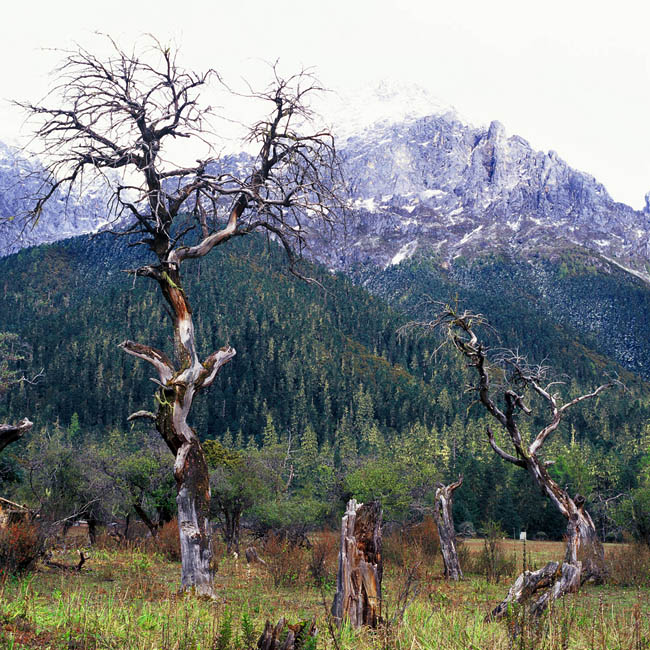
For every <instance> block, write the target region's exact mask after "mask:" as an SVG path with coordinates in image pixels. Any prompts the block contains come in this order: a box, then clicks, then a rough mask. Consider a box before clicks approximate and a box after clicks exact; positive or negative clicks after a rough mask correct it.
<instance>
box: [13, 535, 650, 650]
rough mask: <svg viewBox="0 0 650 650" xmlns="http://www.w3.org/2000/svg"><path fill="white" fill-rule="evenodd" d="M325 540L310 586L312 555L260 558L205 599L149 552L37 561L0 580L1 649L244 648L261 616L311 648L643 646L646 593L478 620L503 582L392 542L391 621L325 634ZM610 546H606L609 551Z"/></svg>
mask: <svg viewBox="0 0 650 650" xmlns="http://www.w3.org/2000/svg"><path fill="white" fill-rule="evenodd" d="M335 541H336V535H335V534H332V535H329V536H327V540H326V541H325V542H323V543H322V544H321V547H322V548H325V547H326V553H324V556H325V561H324V563H323V566H324V574H325V575H324V576H323V577H322V579H321V584H320V586H317V585H316V584H315V582H314V578H313V576H312V572H310V571H309V564H310V562H311V563H312V564H313V560H312V556H313V554H312V552H311V551H303V550H288V549H285V548H282V547H280V548H276V549H275V550H274V553H273V554H271V555H270V554H265V552H264V551H260V554H261V556H262V557H264V558H266V559H267V561H268V566H261V565H252V566H249V565H248V564H247V563H246V561H245V560H244V559H243V558H241V559H237V558H234V557H227V558H226V557H222V558H221V559H220V561H219V567H218V571H217V574H216V580H215V587H216V591H217V594H218V598H217V599H216V600H215V601H214V602H211V601H206V600H200V599H197V598H195V597H193V596H191V595H180V594H178V584H179V576H180V566H179V564H178V563H177V562H172V561H170V560H168V559H166V558H165V557H164V556H163V555H162V554H161V553H159V552H152V551H151V550H139V549H135V548H134V549H110V548H105V549H100V550H93V551H91V552H90V556H89V560H88V561H87V563H86V565H85V566H84V568H83V569H82V571H81V573H72V572H64V571H61V570H59V569H53V568H51V567H47V566H45V565H41V566H39V567H37V569H36V570H35V571H34V572H32V573H30V574H28V575H25V576H22V577H20V578H14V577H5V578H4V579H3V581H2V583H1V584H0V647H1V648H12V649H17V648H52V649H53V648H57V649H58V648H66V649H85V648H89V649H90V648H93V649H95V648H129V649H134V650H135V649H142V650H153V649H158V650H171V649H178V650H190V649H196V650H199V649H201V650H203V649H214V650H229V649H233V650H234V649H236V648H241V649H246V648H253V647H256V642H257V638H258V637H259V635H260V633H261V630H262V628H263V626H264V622H265V620H266V619H267V618H268V619H270V620H272V621H273V622H275V621H277V620H278V619H279V618H280V617H282V616H285V617H287V618H288V619H289V621H290V622H297V621H298V620H306V619H311V618H312V617H316V619H317V621H318V624H319V625H318V627H319V630H320V632H319V636H318V641H317V647H318V648H323V649H325V648H337V647H338V648H340V649H341V650H343V649H346V650H347V649H352V648H359V649H364V648H400V649H405V650H406V649H419V648H423V649H424V648H427V649H428V648H432V649H433V648H436V649H441V650H447V649H459V650H460V649H467V648H576V649H577V648H581V649H582V648H584V649H597V648H612V649H623V648H630V649H634V650H640V649H642V648H646V649H647V648H650V591H648V589H647V588H645V589H641V588H634V587H617V586H586V587H584V588H583V589H582V590H581V591H580V593H578V594H575V595H572V596H569V597H567V598H565V599H564V600H562V601H560V602H559V603H558V604H557V606H556V607H555V609H554V610H552V611H551V612H550V613H549V614H548V615H547V616H546V617H545V618H544V619H543V621H542V622H541V623H540V624H539V625H534V624H532V623H531V622H530V621H528V622H526V621H525V620H524V621H522V620H521V619H520V620H517V621H515V620H514V619H513V620H511V621H509V622H501V623H486V622H484V620H483V619H484V616H485V614H486V613H487V612H488V611H489V610H490V609H491V608H492V607H493V606H494V605H495V604H496V603H497V602H498V601H500V600H501V599H502V598H503V597H504V596H505V594H506V592H507V589H508V586H509V583H510V581H511V579H512V575H509V576H504V577H503V578H502V579H501V581H500V582H499V583H497V584H494V583H491V582H487V581H486V580H485V578H484V577H482V576H480V575H477V574H472V573H467V572H466V573H467V575H466V578H465V580H463V581H462V582H460V583H458V584H450V583H447V582H446V581H444V579H442V576H441V573H442V567H441V563H440V560H439V559H438V558H437V557H435V558H431V557H428V558H427V556H426V554H424V553H423V552H422V549H421V548H415V549H403V548H400V545H399V543H395V542H394V541H393V542H390V543H388V544H387V545H386V553H385V573H384V604H383V614H384V618H385V619H386V620H387V621H388V622H389V624H387V625H386V626H384V627H383V628H382V629H381V630H379V631H369V630H365V631H362V632H353V631H352V630H350V629H348V628H345V627H344V628H343V629H342V630H341V631H340V632H338V631H337V632H335V633H334V634H332V633H331V632H330V631H329V629H328V622H327V621H328V617H327V609H328V608H329V605H330V604H331V599H332V596H333V593H334V571H335V563H336V544H335ZM317 547H318V545H317ZM465 547H466V549H467V550H466V551H464V553H465V562H466V564H470V563H471V562H472V561H473V560H474V559H476V558H477V557H478V555H479V554H480V553H481V550H482V549H483V542H482V541H481V540H468V541H467V542H466V543H465ZM504 547H505V552H506V554H510V560H516V563H517V565H518V566H517V570H520V569H521V563H522V559H523V553H522V545H521V543H520V542H513V541H504ZM618 550H619V549H617V548H615V547H613V546H609V547H608V548H607V553H608V555H610V556H614V555H615V554H616V552H617V551H618ZM527 554H528V557H529V561H530V562H531V563H532V564H534V565H539V566H541V565H542V564H543V563H545V562H546V561H547V560H548V559H552V558H553V559H561V557H562V555H563V545H562V544H561V543H557V542H529V543H528V544H527ZM55 559H56V560H57V561H59V562H64V563H67V564H70V565H73V564H74V563H75V562H76V559H77V556H76V555H75V553H74V551H68V552H60V553H58V554H57V555H56V557H55ZM418 562H419V563H420V564H419V566H418V568H417V570H416V571H415V573H416V578H417V585H418V591H417V594H416V595H415V597H414V598H413V599H412V600H411V601H410V602H409V604H408V606H407V607H406V610H405V613H404V616H403V619H402V620H401V621H400V616H396V615H395V614H396V609H397V607H398V602H399V592H400V590H401V589H403V587H404V585H405V584H406V580H405V577H406V576H407V575H409V574H411V575H412V576H413V569H414V566H415V565H416V564H418ZM515 627H516V628H517V629H518V630H519V633H518V634H517V635H516V636H514V635H513V634H512V630H513V629H514V628H515Z"/></svg>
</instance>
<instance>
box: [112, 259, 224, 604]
mask: <svg viewBox="0 0 650 650" xmlns="http://www.w3.org/2000/svg"><path fill="white" fill-rule="evenodd" d="M138 273H139V274H140V275H148V276H150V277H153V278H154V279H155V280H157V281H158V283H159V284H160V287H161V289H162V292H163V295H164V296H165V298H166V300H167V302H168V304H169V306H170V307H171V308H172V314H173V318H174V344H175V345H174V348H175V356H176V363H177V366H178V367H176V366H175V365H174V364H173V363H172V361H171V360H170V359H169V358H168V357H167V355H165V354H164V353H163V352H160V351H159V350H155V349H154V348H151V347H149V346H145V345H141V344H138V343H133V342H132V341H124V342H123V343H121V344H120V347H121V348H122V349H123V350H124V351H125V352H127V353H128V354H131V355H133V356H135V357H138V358H140V359H144V360H145V361H148V362H149V363H151V364H152V365H153V366H154V367H155V368H156V369H157V371H158V376H159V379H160V381H158V382H157V383H158V384H159V386H160V389H159V390H158V391H157V393H156V401H157V403H158V411H157V413H156V414H153V413H149V412H144V411H138V412H137V413H134V414H133V415H132V416H131V417H130V418H129V419H134V418H138V417H147V418H151V419H153V420H154V422H155V425H156V429H157V430H158V432H159V433H160V435H161V436H162V438H163V439H164V440H165V442H166V443H167V446H168V447H169V448H170V450H171V451H172V453H173V454H174V456H175V461H174V478H175V479H176V489H177V496H176V504H177V507H178V528H179V535H180V542H181V584H182V587H183V589H194V590H195V591H196V592H197V593H198V594H201V595H207V596H212V595H214V594H213V590H212V570H211V567H210V565H211V559H212V544H211V533H210V529H209V526H208V517H209V510H210V480H209V473H208V465H207V462H206V460H205V455H204V453H203V448H202V447H201V443H200V441H199V438H198V436H197V434H196V432H195V431H194V429H192V428H191V427H190V426H189V424H188V423H187V418H188V416H189V413H190V409H191V407H192V402H193V400H194V397H195V395H196V394H197V392H198V391H200V390H201V389H203V388H207V387H208V386H209V385H210V384H212V382H213V381H214V378H215V377H216V375H217V373H218V372H219V370H220V369H221V367H222V366H223V365H224V364H226V363H228V361H230V360H231V359H232V358H233V357H234V356H235V350H234V349H233V348H231V347H225V348H222V349H221V350H219V351H217V352H214V353H212V354H211V355H210V356H209V357H208V358H207V359H206V360H205V361H204V362H203V363H201V361H199V358H198V355H197V351H196V343H195V339H194V324H193V322H192V310H191V308H190V305H189V302H188V300H187V298H186V296H185V292H184V291H183V289H182V287H181V278H180V273H179V270H178V265H177V264H173V263H170V264H168V265H166V267H165V270H161V269H160V268H154V267H145V268H144V269H140V270H139V271H138Z"/></svg>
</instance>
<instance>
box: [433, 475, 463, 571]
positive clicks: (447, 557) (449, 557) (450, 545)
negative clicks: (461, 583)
mask: <svg viewBox="0 0 650 650" xmlns="http://www.w3.org/2000/svg"><path fill="white" fill-rule="evenodd" d="M462 484H463V477H462V476H459V477H458V480H457V481H456V482H455V483H450V484H449V485H447V486H444V485H442V484H439V485H438V487H437V489H436V497H435V506H434V510H433V516H434V518H435V520H436V525H437V526H438V536H439V537H440V552H441V553H442V561H443V564H444V566H445V578H447V579H448V580H455V581H457V580H460V579H461V578H462V577H463V572H462V570H461V568H460V563H459V562H458V553H457V552H456V531H455V529H454V517H453V515H452V511H451V508H452V505H453V498H454V497H453V493H454V490H457V489H458V488H459V487H460V486H461V485H462Z"/></svg>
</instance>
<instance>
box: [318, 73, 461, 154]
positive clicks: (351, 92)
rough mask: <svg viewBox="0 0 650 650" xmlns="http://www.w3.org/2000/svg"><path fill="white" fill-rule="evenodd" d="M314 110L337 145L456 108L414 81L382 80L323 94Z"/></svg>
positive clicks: (454, 112)
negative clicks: (400, 123)
mask: <svg viewBox="0 0 650 650" xmlns="http://www.w3.org/2000/svg"><path fill="white" fill-rule="evenodd" d="M316 110H317V111H318V112H319V113H320V114H321V115H322V116H323V117H324V118H325V120H326V121H327V122H328V123H330V124H331V125H332V130H333V132H334V134H335V136H336V137H337V139H338V141H339V143H340V145H339V146H341V145H343V144H344V143H345V141H346V140H347V139H348V138H350V137H353V136H358V135H360V134H362V133H364V132H365V131H369V130H373V129H374V128H376V127H377V126H386V125H390V124H395V123H399V122H410V121H413V120H415V119H418V118H420V117H424V116H426V115H445V114H453V115H456V114H457V113H456V110H455V109H454V108H453V107H452V106H451V105H448V104H445V103H444V102H442V101H441V100H440V99H438V98H437V97H436V96H435V95H433V94H432V93H430V92H429V91H428V90H426V89H424V88H422V87H421V86H418V85H417V84H408V83H404V82H401V81H388V80H383V81H380V82H378V83H377V84H375V85H370V84H367V85H364V86H358V87H355V88H346V89H341V90H339V91H332V92H328V93H324V94H323V95H322V96H321V98H320V100H319V101H318V102H317V104H316Z"/></svg>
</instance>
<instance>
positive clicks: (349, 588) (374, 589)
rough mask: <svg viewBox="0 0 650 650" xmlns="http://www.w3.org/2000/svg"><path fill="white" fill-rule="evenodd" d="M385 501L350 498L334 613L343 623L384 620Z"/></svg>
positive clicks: (342, 532)
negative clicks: (382, 595) (382, 587)
mask: <svg viewBox="0 0 650 650" xmlns="http://www.w3.org/2000/svg"><path fill="white" fill-rule="evenodd" d="M382 572H383V565H382V557H381V505H380V504H379V502H377V501H373V502H372V503H367V504H365V505H364V504H362V503H361V504H357V502H356V500H355V499H350V501H348V505H347V510H346V512H345V515H344V516H343V521H342V525H341V550H340V552H339V570H338V574H337V576H336V595H335V596H334V602H333V603H332V616H333V617H334V620H335V621H336V622H337V624H338V625H340V624H341V623H342V622H343V621H344V620H346V619H347V620H349V622H350V625H351V626H352V627H354V628H359V627H361V626H362V625H368V626H370V627H376V626H377V624H378V623H379V622H380V621H381V578H382Z"/></svg>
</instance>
